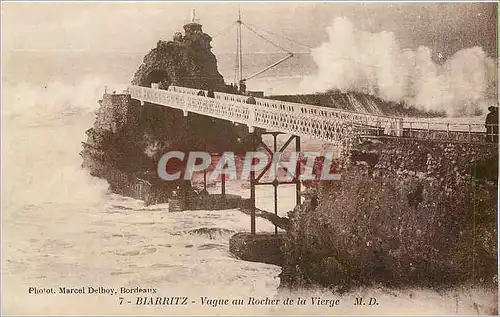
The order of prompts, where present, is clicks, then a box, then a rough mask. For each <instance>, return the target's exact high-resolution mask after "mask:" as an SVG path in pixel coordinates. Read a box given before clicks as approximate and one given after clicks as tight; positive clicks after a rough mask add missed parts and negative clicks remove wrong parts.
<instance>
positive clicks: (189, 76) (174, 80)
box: [132, 23, 226, 91]
mask: <svg viewBox="0 0 500 317" xmlns="http://www.w3.org/2000/svg"><path fill="white" fill-rule="evenodd" d="M184 31H185V34H184V35H182V34H181V33H176V34H174V37H173V40H172V41H168V42H167V41H158V43H157V45H156V48H154V49H152V50H151V51H150V52H149V53H148V54H147V55H146V56H145V57H144V61H143V63H142V64H141V65H140V66H139V69H138V70H137V72H136V73H135V75H134V78H133V80H132V84H134V85H140V86H147V87H150V86H151V83H159V84H160V88H162V87H165V88H166V87H168V86H169V85H176V86H183V87H190V88H199V89H213V90H218V91H225V90H226V86H225V84H224V79H223V78H222V75H221V74H220V73H219V71H218V70H217V60H216V58H215V55H214V54H213V53H212V52H211V50H210V49H211V46H210V42H211V41H212V38H211V37H210V35H208V34H206V33H203V31H202V27H201V25H200V24H198V23H189V24H186V25H185V26H184Z"/></svg>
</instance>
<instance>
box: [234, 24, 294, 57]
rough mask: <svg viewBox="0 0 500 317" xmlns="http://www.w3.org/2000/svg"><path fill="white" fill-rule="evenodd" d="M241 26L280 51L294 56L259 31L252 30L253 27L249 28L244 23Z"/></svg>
mask: <svg viewBox="0 0 500 317" xmlns="http://www.w3.org/2000/svg"><path fill="white" fill-rule="evenodd" d="M241 24H243V26H245V27H246V28H247V29H249V30H250V31H251V32H253V33H254V34H255V35H257V36H258V37H260V38H261V39H263V40H264V41H266V42H268V43H270V44H272V45H273V46H275V47H277V48H279V49H280V50H282V51H284V52H287V53H289V54H292V52H291V51H289V50H287V49H285V48H283V47H281V46H279V45H278V44H276V43H274V42H272V41H271V40H269V39H267V38H266V37H265V36H263V35H262V34H259V33H258V32H257V31H255V30H254V29H252V28H251V27H249V26H248V25H246V24H245V23H243V22H242V23H241Z"/></svg>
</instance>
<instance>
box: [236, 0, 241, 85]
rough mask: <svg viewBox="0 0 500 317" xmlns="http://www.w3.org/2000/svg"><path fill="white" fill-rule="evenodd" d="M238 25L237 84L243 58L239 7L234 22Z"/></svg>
mask: <svg viewBox="0 0 500 317" xmlns="http://www.w3.org/2000/svg"><path fill="white" fill-rule="evenodd" d="M236 23H238V33H237V35H236V41H237V46H238V71H239V74H238V75H239V78H238V84H240V82H241V80H242V79H243V57H242V54H241V53H242V48H241V46H242V41H241V24H242V22H241V7H238V20H237V21H236Z"/></svg>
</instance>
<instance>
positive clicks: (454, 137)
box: [128, 84, 486, 145]
mask: <svg viewBox="0 0 500 317" xmlns="http://www.w3.org/2000/svg"><path fill="white" fill-rule="evenodd" d="M128 92H129V93H130V95H131V98H132V99H136V100H139V101H141V104H144V102H148V103H153V104H157V105H162V106H166V107H170V108H175V109H179V110H182V111H183V112H184V115H186V116H187V115H188V113H189V112H193V113H197V114H201V115H205V116H209V117H213V118H218V119H223V120H228V121H231V122H234V123H239V124H244V125H247V126H248V128H249V132H253V131H254V129H255V128H262V129H265V130H266V131H274V132H280V133H286V134H290V135H296V136H302V137H309V138H313V139H319V140H323V141H325V142H329V143H332V144H336V145H346V142H352V139H353V138H356V137H360V136H367V137H370V136H372V137H400V138H410V139H427V140H435V141H449V142H470V143H476V142H486V133H485V132H484V131H485V127H484V124H480V123H449V122H442V121H440V122H432V121H431V120H429V121H410V120H406V119H403V118H398V117H391V116H385V115H378V114H369V113H361V112H355V111H349V110H343V109H337V108H329V107H321V106H314V105H308V104H301V103H292V102H285V101H279V100H272V99H266V98H256V97H251V101H250V97H249V96H243V95H235V94H227V93H222V92H214V97H206V96H207V91H206V90H199V89H192V88H185V87H178V86H170V87H169V88H168V90H164V89H158V88H157V87H156V86H155V84H153V87H151V88H149V87H142V86H135V85H132V86H130V87H129V88H128ZM200 92H203V95H200ZM348 97H349V98H348V100H349V102H350V103H352V104H353V106H354V108H355V107H356V103H358V102H359V101H357V100H356V97H355V96H354V95H348Z"/></svg>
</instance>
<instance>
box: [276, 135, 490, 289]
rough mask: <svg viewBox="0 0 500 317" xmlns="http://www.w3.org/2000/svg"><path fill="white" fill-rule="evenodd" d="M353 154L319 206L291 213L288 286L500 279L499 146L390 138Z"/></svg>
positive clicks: (324, 186)
mask: <svg viewBox="0 0 500 317" xmlns="http://www.w3.org/2000/svg"><path fill="white" fill-rule="evenodd" d="M352 154H353V155H352V156H351V162H350V164H349V165H348V166H346V167H345V168H344V169H343V170H342V171H341V175H342V179H341V180H340V181H331V182H321V183H319V184H318V187H317V192H318V194H317V198H318V202H317V203H318V206H317V207H316V206H314V205H311V201H310V200H308V201H306V203H305V204H303V205H302V206H298V207H296V208H295V210H294V211H292V212H290V214H289V217H290V222H291V225H290V229H289V230H288V231H287V237H286V239H285V243H284V247H283V251H284V253H285V264H284V265H283V273H282V276H281V285H282V286H284V287H292V288H293V287H300V286H306V285H321V286H324V287H330V288H334V289H340V290H347V289H350V288H352V287H355V286H358V285H374V284H375V285H380V284H382V285H386V286H392V287H407V286H423V287H436V288H441V287H445V286H448V285H453V284H461V283H480V284H490V285H492V284H493V280H494V275H495V274H496V271H497V252H496V250H497V245H496V240H497V228H496V216H497V184H498V180H497V175H498V148H497V147H496V145H491V144H490V145H488V144H461V143H445V142H442V143H434V142H429V141H415V140H403V139H399V140H398V139H390V140H387V139H386V140H383V141H377V140H375V141H370V142H363V143H361V144H359V145H358V146H357V147H356V148H355V149H354V150H353V153H352Z"/></svg>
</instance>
